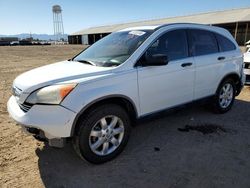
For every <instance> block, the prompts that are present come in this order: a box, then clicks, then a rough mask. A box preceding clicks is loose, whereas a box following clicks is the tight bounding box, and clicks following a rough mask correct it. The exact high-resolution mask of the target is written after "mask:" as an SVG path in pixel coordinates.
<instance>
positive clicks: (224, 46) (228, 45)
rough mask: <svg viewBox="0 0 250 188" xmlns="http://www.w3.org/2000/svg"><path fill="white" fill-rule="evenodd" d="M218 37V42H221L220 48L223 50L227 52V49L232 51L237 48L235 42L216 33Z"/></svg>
mask: <svg viewBox="0 0 250 188" xmlns="http://www.w3.org/2000/svg"><path fill="white" fill-rule="evenodd" d="M216 38H217V40H218V44H219V48H220V51H221V52H227V51H232V50H235V49H236V46H235V45H234V43H232V42H231V41H230V40H229V39H227V38H226V37H223V36H221V35H219V34H216Z"/></svg>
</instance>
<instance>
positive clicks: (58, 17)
mask: <svg viewBox="0 0 250 188" xmlns="http://www.w3.org/2000/svg"><path fill="white" fill-rule="evenodd" d="M52 12H53V26H54V36H55V39H56V41H61V39H62V38H63V35H64V28H63V20H62V8H61V7H60V5H54V6H53V7H52Z"/></svg>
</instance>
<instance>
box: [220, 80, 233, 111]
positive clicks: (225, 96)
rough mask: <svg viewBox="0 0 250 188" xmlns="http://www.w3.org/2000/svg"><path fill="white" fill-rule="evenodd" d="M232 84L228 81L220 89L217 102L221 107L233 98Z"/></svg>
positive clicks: (226, 105) (227, 104)
mask: <svg viewBox="0 0 250 188" xmlns="http://www.w3.org/2000/svg"><path fill="white" fill-rule="evenodd" d="M233 92H234V90H233V86H232V85H231V84H230V83H227V84H225V85H224V86H223V87H222V88H221V91H220V97H219V103H220V106H221V107H222V108H227V107H228V106H229V105H230V104H231V102H232V100H233Z"/></svg>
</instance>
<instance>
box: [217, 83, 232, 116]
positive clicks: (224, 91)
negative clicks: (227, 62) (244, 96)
mask: <svg viewBox="0 0 250 188" xmlns="http://www.w3.org/2000/svg"><path fill="white" fill-rule="evenodd" d="M235 93H236V86H235V82H234V81H233V80H232V79H227V80H225V81H223V82H222V83H221V84H220V86H219V87H218V89H217V92H216V95H215V97H214V102H213V103H214V104H213V106H214V111H215V112H216V113H226V112H227V111H229V110H230V109H231V108H232V105H233V103H234V99H235Z"/></svg>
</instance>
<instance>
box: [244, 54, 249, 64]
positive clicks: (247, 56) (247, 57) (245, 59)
mask: <svg viewBox="0 0 250 188" xmlns="http://www.w3.org/2000/svg"><path fill="white" fill-rule="evenodd" d="M244 62H250V52H246V53H244Z"/></svg>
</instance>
